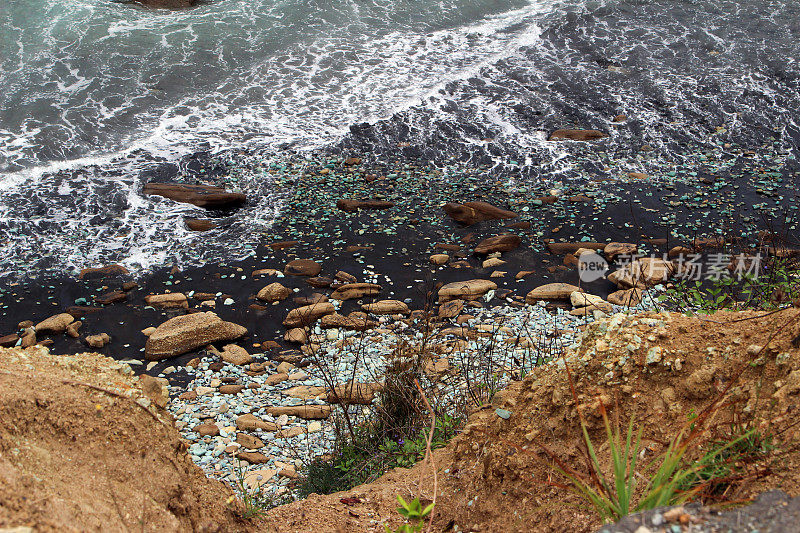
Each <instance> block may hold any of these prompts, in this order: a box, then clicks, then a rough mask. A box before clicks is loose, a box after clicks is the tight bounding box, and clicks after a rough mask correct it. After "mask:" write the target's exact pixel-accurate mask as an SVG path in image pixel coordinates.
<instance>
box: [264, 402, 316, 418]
mask: <svg viewBox="0 0 800 533" xmlns="http://www.w3.org/2000/svg"><path fill="white" fill-rule="evenodd" d="M267 412H268V413H269V414H271V415H272V416H281V415H284V414H285V415H288V416H296V417H299V418H304V419H307V420H308V419H322V418H328V417H329V416H330V415H331V407H330V406H329V405H291V406H275V407H270V408H268V409H267Z"/></svg>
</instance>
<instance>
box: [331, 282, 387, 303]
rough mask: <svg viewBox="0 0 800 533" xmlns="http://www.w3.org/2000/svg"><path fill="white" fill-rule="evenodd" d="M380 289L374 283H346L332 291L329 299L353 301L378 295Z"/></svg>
mask: <svg viewBox="0 0 800 533" xmlns="http://www.w3.org/2000/svg"><path fill="white" fill-rule="evenodd" d="M381 288H382V287H381V286H380V285H376V284H375V283H348V284H347V285H342V286H341V287H339V288H337V289H336V290H335V291H333V294H331V298H333V299H334V300H353V299H357V298H363V297H364V296H373V295H375V294H378V293H379V292H380V291H381Z"/></svg>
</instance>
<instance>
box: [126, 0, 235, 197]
mask: <svg viewBox="0 0 800 533" xmlns="http://www.w3.org/2000/svg"><path fill="white" fill-rule="evenodd" d="M147 1H151V0H147ZM155 1H172V0H155ZM176 1H189V0H176ZM142 192H143V193H144V194H147V195H157V196H163V197H164V198H169V199H170V200H175V201H176V202H183V203H187V204H192V205H196V206H198V207H205V208H209V209H214V208H215V209H225V208H232V207H239V206H240V205H242V204H243V203H245V202H246V201H247V196H245V195H244V194H242V193H238V192H228V191H226V190H225V189H223V188H221V187H214V186H212V185H187V184H185V183H152V182H151V183H148V184H146V185H145V186H144V189H142Z"/></svg>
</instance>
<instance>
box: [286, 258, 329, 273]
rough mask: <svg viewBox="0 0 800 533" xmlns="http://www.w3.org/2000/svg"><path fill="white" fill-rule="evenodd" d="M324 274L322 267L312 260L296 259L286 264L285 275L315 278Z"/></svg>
mask: <svg viewBox="0 0 800 533" xmlns="http://www.w3.org/2000/svg"><path fill="white" fill-rule="evenodd" d="M320 272H322V265H320V264H319V263H317V262H316V261H312V260H310V259H295V260H294V261H290V262H289V263H287V264H286V267H284V269H283V273H284V274H286V275H291V276H307V277H313V276H316V275H317V274H319V273H320Z"/></svg>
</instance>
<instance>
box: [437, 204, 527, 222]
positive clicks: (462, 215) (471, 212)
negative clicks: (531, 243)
mask: <svg viewBox="0 0 800 533" xmlns="http://www.w3.org/2000/svg"><path fill="white" fill-rule="evenodd" d="M442 209H443V210H444V212H445V213H447V215H448V216H449V217H450V218H452V219H453V220H455V221H456V222H460V223H461V224H465V225H467V226H471V225H472V224H475V223H477V222H482V221H484V220H498V219H505V218H516V217H518V216H519V215H517V214H516V213H514V212H513V211H508V210H506V209H501V208H499V207H495V206H493V205H492V204H489V203H486V202H466V203H464V204H457V203H453V202H449V203H446V204H444V206H443V207H442Z"/></svg>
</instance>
